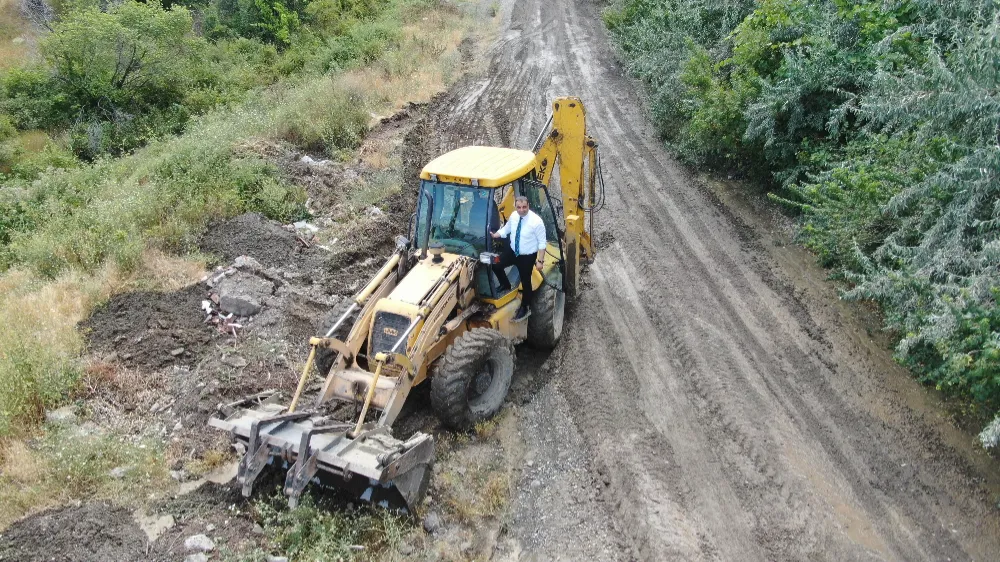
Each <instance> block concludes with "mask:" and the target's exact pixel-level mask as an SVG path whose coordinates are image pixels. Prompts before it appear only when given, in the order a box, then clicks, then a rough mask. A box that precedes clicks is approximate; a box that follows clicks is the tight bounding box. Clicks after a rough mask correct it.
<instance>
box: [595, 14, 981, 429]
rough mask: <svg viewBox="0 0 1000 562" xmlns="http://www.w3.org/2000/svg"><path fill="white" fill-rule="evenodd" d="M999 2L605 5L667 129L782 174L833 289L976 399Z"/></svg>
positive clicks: (675, 142) (708, 149) (684, 142)
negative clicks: (833, 276) (877, 316)
mask: <svg viewBox="0 0 1000 562" xmlns="http://www.w3.org/2000/svg"><path fill="white" fill-rule="evenodd" d="M998 14H1000V6H998V5H996V4H990V3H981V2H974V1H972V0H962V1H959V2H948V3H940V2H930V1H927V0H900V1H898V2H890V3H885V2H880V1H878V2H876V1H874V0H822V1H819V2H807V1H805V0H760V1H758V2H756V3H753V4H751V3H749V2H743V1H738V0H737V1H733V2H722V3H716V4H712V5H708V4H705V3H704V2H701V1H700V0H623V1H620V2H618V3H616V4H615V5H613V6H612V7H611V8H610V9H609V10H608V11H607V12H606V13H605V21H606V22H607V24H608V27H609V29H610V30H611V32H612V34H613V36H614V38H615V40H616V44H617V45H618V47H619V50H620V52H621V54H622V56H623V57H624V58H625V60H626V64H627V65H628V68H629V70H630V71H631V72H632V73H633V74H635V75H636V76H638V77H639V78H640V79H642V80H643V81H644V82H645V83H646V85H647V87H648V89H649V92H650V97H651V102H652V112H653V117H654V120H655V122H656V123H657V125H658V126H659V128H660V131H661V133H662V134H663V136H664V138H665V139H666V140H667V142H668V143H669V144H670V145H671V146H672V147H674V148H675V149H676V150H677V151H678V153H679V154H680V155H681V156H682V157H683V158H685V159H687V160H689V161H691V162H695V163H699V164H710V165H712V166H714V167H723V168H728V169H729V170H731V171H736V172H750V173H754V174H756V177H758V178H761V179H764V180H765V181H766V182H768V183H770V184H771V185H776V184H778V185H780V186H781V190H780V191H779V192H777V193H775V194H772V198H773V199H774V200H775V201H777V202H779V203H781V204H783V205H786V206H787V207H789V208H791V209H793V210H794V211H795V212H797V213H799V214H800V217H801V223H802V230H801V239H802V241H803V242H804V243H805V244H806V245H807V246H808V247H809V248H810V249H812V250H813V251H814V252H816V254H817V255H818V256H819V258H820V260H821V261H822V262H823V263H824V265H827V266H831V267H835V268H838V269H839V270H840V273H841V274H842V276H843V277H844V278H846V279H847V280H848V281H850V282H851V283H852V287H851V289H850V290H849V291H847V292H846V293H845V295H844V296H845V297H846V298H854V299H870V300H874V301H877V302H878V303H880V304H881V305H882V306H883V308H884V310H885V316H886V323H887V327H888V328H890V329H892V330H893V331H894V332H895V333H899V334H901V335H902V338H901V340H900V343H899V346H898V347H897V357H898V359H899V360H900V361H901V362H903V363H904V364H906V365H908V366H909V367H911V368H912V369H913V370H914V371H915V373H916V374H917V375H918V376H919V377H921V379H922V380H924V381H926V382H928V383H931V384H934V385H936V386H938V387H939V388H941V389H943V390H947V391H949V392H952V393H955V394H958V395H960V396H963V397H965V398H967V399H969V400H970V401H972V403H974V404H976V405H977V406H976V407H977V408H980V409H983V410H985V411H986V412H988V413H989V412H994V411H996V410H997V409H998V408H1000V401H998V391H997V386H998V384H1000V379H998V377H1000V374H998V366H997V363H996V347H997V346H996V339H997V337H998V336H997V329H996V299H997V297H996V293H995V291H994V288H995V287H998V286H1000V271H998V269H997V266H996V264H997V263H1000V218H998V216H1000V211H998V209H1000V206H998V205H997V203H996V202H997V200H1000V187H998V186H1000V149H997V143H996V139H997V131H998V130H1000V103H998V97H997V93H996V92H997V91H1000V51H998V50H997V49H996V45H997V44H1000V19H998V17H1000V16H998ZM990 435H992V434H990ZM984 439H985V437H984Z"/></svg>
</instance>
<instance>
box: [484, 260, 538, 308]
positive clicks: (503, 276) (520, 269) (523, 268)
mask: <svg viewBox="0 0 1000 562" xmlns="http://www.w3.org/2000/svg"><path fill="white" fill-rule="evenodd" d="M537 257H538V255H537V254H534V253H532V254H527V255H523V256H515V255H514V252H503V253H501V254H500V263H495V264H493V273H495V274H496V276H497V279H498V280H499V281H500V291H501V292H502V291H506V290H508V289H510V280H509V279H507V272H505V271H504V268H505V267H509V266H511V265H513V266H514V267H516V268H517V273H518V275H520V276H521V293H522V298H521V306H522V307H528V306H530V305H531V298H532V296H533V295H532V293H533V289H532V288H531V270H532V269H534V268H535V259H536V258H537Z"/></svg>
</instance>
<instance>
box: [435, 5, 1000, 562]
mask: <svg viewBox="0 0 1000 562" xmlns="http://www.w3.org/2000/svg"><path fill="white" fill-rule="evenodd" d="M502 13H503V14H504V15H503V17H504V18H505V21H504V24H503V26H502V30H501V35H500V37H499V39H498V41H497V43H496V44H495V46H494V47H493V48H492V50H491V51H490V53H489V56H488V60H489V69H488V70H486V71H485V72H482V73H481V75H479V76H478V77H473V78H471V79H467V80H466V81H465V82H463V83H461V84H460V85H459V86H458V87H456V88H454V89H453V90H452V91H451V92H450V93H449V94H448V96H446V97H445V98H444V99H440V100H438V102H437V103H436V104H435V105H434V106H433V107H432V110H431V117H430V118H429V119H428V120H427V122H426V123H425V126H424V128H423V130H422V131H421V134H423V135H426V137H425V138H424V139H423V140H424V142H423V145H424V148H425V152H426V154H424V155H423V160H427V159H429V158H430V157H433V156H435V155H437V154H440V153H441V152H443V151H444V150H447V149H451V148H455V147H457V146H460V145H463V144H468V143H470V142H482V143H490V144H500V145H513V146H518V147H522V148H528V147H530V145H531V143H532V141H533V140H534V135H535V134H537V131H538V130H539V129H540V127H541V126H542V124H543V123H544V120H545V117H546V115H545V108H547V107H548V103H549V100H550V99H551V98H552V97H553V96H555V95H560V94H571V95H578V96H580V97H582V98H583V99H584V101H585V102H586V104H587V108H588V117H589V119H590V121H589V122H590V128H591V132H592V134H594V135H595V136H596V137H597V138H598V139H599V140H600V142H601V149H602V155H603V158H604V164H605V167H606V169H607V176H608V177H607V179H608V181H609V185H610V191H609V193H608V204H607V209H606V210H605V211H604V213H603V214H602V215H601V216H600V217H599V219H598V227H597V240H598V243H599V246H600V253H599V255H598V258H597V260H596V263H594V264H593V265H592V266H591V268H590V270H589V273H588V278H587V283H586V285H587V286H586V288H585V290H584V292H583V295H582V296H581V297H580V298H579V299H578V300H577V301H576V303H575V305H573V306H572V308H571V310H570V314H569V320H568V328H567V332H566V333H565V335H564V340H563V342H562V343H561V344H560V346H559V348H558V349H557V350H556V351H555V352H554V354H553V355H552V356H550V357H529V360H528V363H527V368H529V369H536V370H537V369H541V370H542V371H544V372H547V373H550V374H549V375H546V376H544V377H541V378H542V379H543V380H544V381H546V382H545V384H542V385H540V386H539V387H538V388H535V389H534V390H533V392H537V393H538V396H539V400H540V401H544V402H545V403H546V404H547V405H546V406H545V407H546V408H549V409H551V410H552V413H551V414H550V419H552V421H551V425H552V426H553V427H556V426H559V425H560V424H561V423H562V422H563V418H564V417H565V418H568V419H569V421H570V422H571V423H570V426H571V429H570V430H564V431H569V432H571V433H572V434H573V435H574V436H576V437H574V439H575V438H580V440H581V442H582V445H581V447H582V448H583V449H584V454H583V455H582V458H584V460H585V461H587V459H589V461H588V462H587V467H588V470H589V471H590V472H591V475H592V476H593V480H594V481H596V482H598V483H599V485H600V483H602V482H603V484H604V485H605V486H606V488H607V489H606V490H605V491H604V492H603V494H601V498H602V499H603V502H601V503H603V505H604V506H606V510H605V511H603V512H601V511H600V510H597V511H595V512H593V514H592V515H590V516H589V519H588V521H580V522H579V524H583V523H593V521H592V520H593V519H595V518H598V519H600V518H606V519H603V522H604V523H606V524H608V525H611V529H613V530H614V533H613V535H614V536H616V537H617V538H616V539H610V540H612V541H613V542H612V543H611V544H612V546H613V548H610V549H607V548H606V549H603V550H596V551H595V550H591V551H590V555H591V556H593V557H605V558H617V557H621V556H622V555H623V554H624V556H625V557H635V558H638V559H642V560H665V559H683V560H700V559H705V560H785V559H791V560H802V559H813V560H856V559H886V560H988V559H994V560H996V559H998V558H1000V524H998V521H1000V509H998V506H997V505H996V501H997V498H998V496H997V492H998V490H1000V484H998V477H997V473H998V471H997V467H996V464H995V463H993V462H992V461H990V460H989V459H987V458H986V457H985V456H984V455H982V454H981V453H977V452H976V451H975V450H974V447H973V446H972V442H971V441H972V440H971V437H970V436H969V435H968V434H964V433H962V432H960V431H958V430H955V429H954V428H953V427H952V426H951V425H950V424H949V423H948V421H947V420H946V419H945V418H944V416H943V414H942V413H941V410H940V408H939V407H938V406H936V405H934V400H933V399H929V398H928V397H927V396H926V393H925V392H924V391H923V390H922V389H920V388H919V387H918V385H917V384H916V383H914V382H913V381H911V380H910V379H908V378H907V375H906V374H905V373H904V372H903V371H902V370H900V369H899V368H898V367H897V366H895V365H894V364H893V363H892V361H891V358H890V355H889V353H888V352H887V351H886V350H885V349H884V346H883V345H880V344H879V343H878V342H873V341H872V340H871V339H870V338H869V336H868V335H867V334H866V333H865V331H864V330H865V325H864V323H863V322H862V321H860V320H859V317H860V314H859V313H858V311H857V310H856V309H854V308H853V307H850V306H846V305H844V304H842V303H839V302H838V301H837V299H836V294H835V293H834V291H833V290H832V289H831V287H830V286H829V285H828V284H827V283H825V281H824V280H823V273H822V271H820V270H819V269H818V268H816V267H815V266H814V265H812V260H811V259H810V257H809V256H808V255H806V254H804V253H803V252H801V251H800V250H797V249H795V248H793V247H787V246H784V245H783V244H784V242H783V241H785V240H787V232H784V231H781V230H780V228H779V226H780V224H779V223H778V222H773V221H772V218H771V217H769V216H768V212H767V211H766V209H763V210H762V208H758V207H755V206H754V204H753V202H752V201H751V202H748V201H747V200H746V198H745V197H743V196H741V195H739V194H736V193H734V192H733V191H732V188H728V187H726V186H714V187H713V186H707V187H706V186H705V185H703V184H701V183H699V182H698V181H695V180H693V179H692V178H691V177H690V176H689V175H688V173H687V172H685V171H684V170H683V169H682V168H681V167H680V166H679V165H678V164H677V163H675V161H674V160H673V159H672V158H671V157H670V156H669V155H668V153H667V152H666V150H665V149H664V148H663V147H662V144H661V143H660V142H659V141H657V139H656V138H655V135H654V132H653V130H652V127H651V126H650V125H649V123H648V120H647V118H646V117H645V112H644V109H643V105H642V101H641V100H640V99H639V97H638V96H637V94H636V93H635V92H636V86H635V84H633V83H632V82H630V81H629V80H627V79H625V78H623V77H622V76H621V74H622V71H621V69H620V67H619V65H618V64H617V63H616V61H615V59H614V57H613V54H612V52H611V50H610V48H609V45H608V42H607V39H606V35H605V32H604V29H603V27H602V23H601V19H600V14H599V6H598V5H596V4H594V3H593V2H589V1H578V2H573V1H570V0H520V1H517V2H507V3H505V4H504V5H503V7H502ZM765 207H766V206H765ZM540 364H541V365H544V368H541V367H539V365H540ZM528 376H529V377H534V378H536V379H537V378H539V375H537V374H536V375H532V374H529V375H528ZM528 402H529V405H528V406H527V407H528V408H530V407H531V404H530V402H532V401H531V400H530V399H529V400H528ZM526 417H531V416H526ZM535 417H537V416H535ZM546 423H547V422H546V421H545V420H544V419H542V420H541V421H537V420H536V426H534V427H535V429H534V430H533V431H535V433H537V434H545V433H546V430H545V429H544V428H543V429H541V430H539V429H538V427H537V426H538V424H546ZM526 431H528V432H529V433H530V431H529V430H528V429H526ZM531 472H532V471H531V470H530V469H529V470H526V471H525V476H524V479H525V481H524V482H522V483H521V484H522V486H521V488H522V490H523V489H525V488H528V487H529V486H527V483H528V481H530V480H531V479H532V478H533V477H532V476H531ZM553 478H554V479H555V480H559V478H560V477H559V476H558V475H556V476H554V477H553ZM572 478H576V479H578V480H580V478H579V476H578V475H577V474H576V473H575V472H574V473H573V476H572ZM585 480H586V479H582V480H580V481H581V482H583V481H585ZM576 485H577V483H574V484H573V486H574V487H575V486H576ZM539 487H540V488H543V486H539ZM521 495H522V496H523V495H524V494H521ZM528 495H529V496H530V495H531V493H530V492H529V494H528ZM587 501H588V502H589V501H590V500H587ZM536 503H537V502H536ZM571 503H572V502H571ZM532 505H534V504H532V502H531V500H530V499H527V500H525V499H524V498H520V497H519V499H518V501H517V502H516V503H515V512H516V511H517V510H518V509H522V510H523V509H537V505H534V507H532ZM588 505H589V504H588ZM561 509H562V506H559V505H555V506H550V508H549V510H548V512H549V514H550V515H552V516H553V518H554V519H559V517H558V516H559V513H560V512H561ZM543 511H544V510H543ZM602 513H603V514H602ZM514 518H515V520H519V519H523V518H518V516H517V513H515V517H514ZM514 533H515V534H517V531H516V530H515V531H514ZM522 534H523V533H522ZM581 534H585V533H581ZM589 539H592V537H590V536H585V537H582V538H580V539H579V540H577V541H576V544H577V545H578V546H577V548H578V549H580V551H581V552H587V551H588V550H589V549H590V548H591V547H590V546H589V542H588V540H589ZM562 542H570V543H572V542H574V541H562ZM605 544H608V543H605ZM580 545H583V546H580ZM532 548H534V549H536V550H537V551H538V552H542V553H548V554H549V555H553V554H562V555H563V556H570V554H572V549H571V550H569V551H567V550H565V549H564V547H563V546H560V547H559V548H558V549H556V548H552V547H551V545H547V543H546V541H540V542H538V544H537V545H535V546H534V547H532ZM570 548H572V547H570ZM622 548H625V549H627V550H626V552H624V553H622V552H620V551H621V549H622ZM527 550H528V551H530V550H531V548H528V549H527ZM577 554H580V552H578V553H577ZM570 557H572V556H570Z"/></svg>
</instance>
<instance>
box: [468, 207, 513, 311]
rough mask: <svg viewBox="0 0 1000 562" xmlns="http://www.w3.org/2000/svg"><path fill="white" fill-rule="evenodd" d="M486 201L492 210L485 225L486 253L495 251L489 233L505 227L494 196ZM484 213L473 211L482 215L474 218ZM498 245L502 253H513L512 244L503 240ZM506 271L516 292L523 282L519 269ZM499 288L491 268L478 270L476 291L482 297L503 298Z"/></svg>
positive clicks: (479, 210)
mask: <svg viewBox="0 0 1000 562" xmlns="http://www.w3.org/2000/svg"><path fill="white" fill-rule="evenodd" d="M486 201H489V206H490V209H489V218H488V220H489V222H488V224H486V225H484V226H486V237H487V239H486V240H485V241H484V244H483V247H484V248H486V251H493V248H494V244H493V239H492V237H490V235H489V233H491V232H496V231H497V230H499V229H500V227H501V226H503V225H502V224H501V223H500V208H499V207H498V206H497V202H496V200H494V199H493V196H492V194H491V195H490V197H488V198H486ZM483 211H485V209H482V208H481V207H480V208H474V209H473V212H474V213H476V212H478V213H481V214H474V215H473V216H485V215H486V213H485V212H483ZM496 245H498V246H500V250H499V251H500V253H503V252H511V251H513V250H511V249H510V244H509V243H508V242H507V240H506V239H503V238H502V239H500V240H499V241H497V242H496ZM504 271H506V272H507V280H508V281H510V286H511V287H512V288H511V290H512V291H516V290H517V288H518V286H519V284H520V282H521V277H520V275H518V271H517V268H516V267H514V266H509V267H506V268H504ZM491 282H492V284H491ZM499 286H500V281H498V280H497V277H496V275H494V273H493V270H492V269H491V268H489V267H479V268H477V273H476V290H477V292H478V293H479V295H480V296H483V297H486V298H494V299H495V298H498V297H501V296H503V295H502V294H500V289H499ZM504 294H506V293H504Z"/></svg>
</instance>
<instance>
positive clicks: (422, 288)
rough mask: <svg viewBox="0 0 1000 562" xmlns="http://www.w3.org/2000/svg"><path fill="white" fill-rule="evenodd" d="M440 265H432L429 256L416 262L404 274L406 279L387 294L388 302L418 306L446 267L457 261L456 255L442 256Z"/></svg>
mask: <svg viewBox="0 0 1000 562" xmlns="http://www.w3.org/2000/svg"><path fill="white" fill-rule="evenodd" d="M441 257H442V258H444V259H443V260H441V263H434V262H433V261H432V259H431V256H427V258H426V259H423V260H421V261H418V262H417V264H416V265H415V266H413V268H412V269H410V271H409V272H408V273H407V274H406V277H404V278H403V280H402V281H400V282H399V284H398V285H396V288H395V289H393V291H392V292H391V293H389V296H388V300H391V301H396V302H398V303H405V304H410V305H414V306H416V305H418V304H420V301H422V300H423V299H424V297H426V296H427V293H429V292H430V290H431V289H432V288H434V285H435V284H436V283H437V282H438V280H439V279H441V278H442V277H443V276H444V274H445V272H446V271H448V266H450V265H451V264H452V263H454V262H455V261H456V260H458V259H459V257H460V256H458V255H456V254H448V253H445V254H442V256H441Z"/></svg>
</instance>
